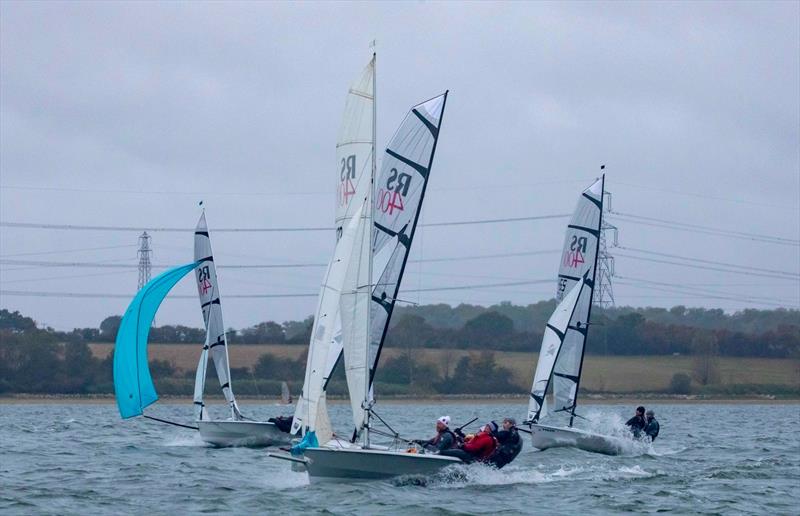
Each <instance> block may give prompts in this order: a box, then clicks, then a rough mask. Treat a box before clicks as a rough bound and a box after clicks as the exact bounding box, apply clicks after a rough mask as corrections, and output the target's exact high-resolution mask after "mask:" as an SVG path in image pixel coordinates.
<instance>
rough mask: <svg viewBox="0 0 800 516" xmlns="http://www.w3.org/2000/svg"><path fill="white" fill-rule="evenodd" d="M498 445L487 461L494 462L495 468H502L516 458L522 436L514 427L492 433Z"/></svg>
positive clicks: (520, 448)
mask: <svg viewBox="0 0 800 516" xmlns="http://www.w3.org/2000/svg"><path fill="white" fill-rule="evenodd" d="M494 437H495V439H497V442H498V443H499V446H498V447H497V449H496V450H495V451H494V453H493V454H492V456H491V457H489V463H490V464H494V465H495V467H497V469H500V468H502V467H503V466H505V465H506V464H508V463H510V462H511V461H513V460H514V459H516V458H517V455H519V452H520V451H522V438H521V437H520V436H519V432H518V431H517V429H516V428H515V427H513V426H512V427H511V429H510V430H500V431H498V432H496V433H495V434H494Z"/></svg>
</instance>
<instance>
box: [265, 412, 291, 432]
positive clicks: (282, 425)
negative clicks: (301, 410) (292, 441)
mask: <svg viewBox="0 0 800 516" xmlns="http://www.w3.org/2000/svg"><path fill="white" fill-rule="evenodd" d="M267 422H268V423H273V424H274V425H275V428H277V429H278V430H280V431H281V432H284V433H287V434H288V433H289V431H290V430H291V429H292V423H293V422H294V416H278V417H271V418H269V419H268V420H267Z"/></svg>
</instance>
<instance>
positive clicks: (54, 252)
mask: <svg viewBox="0 0 800 516" xmlns="http://www.w3.org/2000/svg"><path fill="white" fill-rule="evenodd" d="M131 247H137V246H136V245H135V244H128V245H107V246H103V247H83V248H81V249H64V250H55V251H37V252H31V253H14V254H3V255H0V258H8V257H11V256H36V255H41V254H66V253H80V252H84V251H101V250H105V249H123V248H131Z"/></svg>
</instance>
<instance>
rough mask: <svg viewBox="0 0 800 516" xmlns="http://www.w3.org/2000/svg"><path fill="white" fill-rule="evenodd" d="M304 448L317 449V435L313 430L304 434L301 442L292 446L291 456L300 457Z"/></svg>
mask: <svg viewBox="0 0 800 516" xmlns="http://www.w3.org/2000/svg"><path fill="white" fill-rule="evenodd" d="M306 448H319V441H318V440H317V433H316V432H314V431H313V430H311V431H308V432H306V435H305V436H303V440H302V441H300V442H299V443H297V444H295V445H294V446H292V449H291V452H292V455H302V454H303V452H304V451H306Z"/></svg>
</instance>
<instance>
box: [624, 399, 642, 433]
mask: <svg viewBox="0 0 800 516" xmlns="http://www.w3.org/2000/svg"><path fill="white" fill-rule="evenodd" d="M646 425H647V422H646V421H645V420H644V407H642V406H641V405H640V406H638V407H636V414H635V415H634V416H633V417H632V418H630V419H629V420H627V421H626V422H625V426H627V427H628V429H630V431H631V432H632V433H633V436H634V437H635V438H637V439H638V438H639V437H641V435H642V430H644V427H645V426H646Z"/></svg>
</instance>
